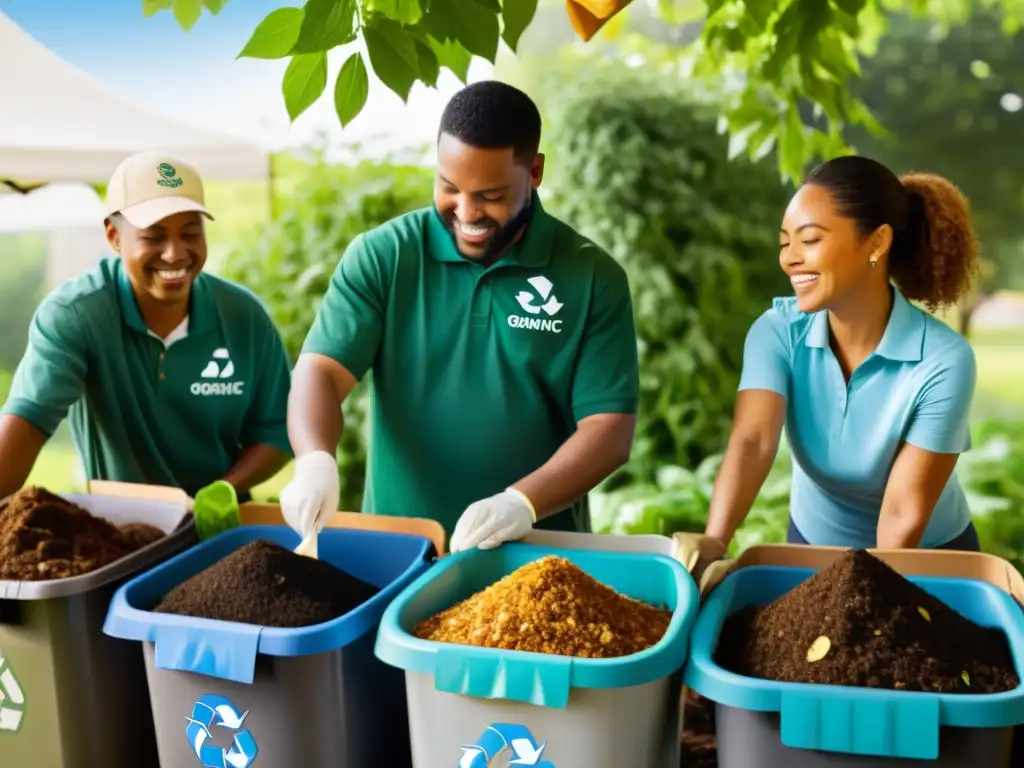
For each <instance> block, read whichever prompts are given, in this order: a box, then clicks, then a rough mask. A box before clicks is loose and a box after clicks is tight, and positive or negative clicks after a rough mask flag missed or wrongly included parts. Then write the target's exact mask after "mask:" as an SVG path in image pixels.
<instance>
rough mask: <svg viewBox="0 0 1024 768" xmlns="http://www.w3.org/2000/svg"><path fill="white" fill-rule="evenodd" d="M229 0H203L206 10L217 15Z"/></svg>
mask: <svg viewBox="0 0 1024 768" xmlns="http://www.w3.org/2000/svg"><path fill="white" fill-rule="evenodd" d="M227 2H228V0H203V5H205V6H206V10H208V11H209V12H210V13H212V14H213V15H214V16H216V15H217V14H218V13H220V12H221V11H222V10H224V6H225V5H226V4H227Z"/></svg>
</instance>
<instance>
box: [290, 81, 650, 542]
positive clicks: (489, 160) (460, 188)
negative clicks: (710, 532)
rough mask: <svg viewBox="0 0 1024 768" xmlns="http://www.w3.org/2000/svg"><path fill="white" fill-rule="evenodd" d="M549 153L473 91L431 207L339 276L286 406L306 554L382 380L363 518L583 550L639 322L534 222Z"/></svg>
mask: <svg viewBox="0 0 1024 768" xmlns="http://www.w3.org/2000/svg"><path fill="white" fill-rule="evenodd" d="M540 133H541V120H540V114H539V113H538V111H537V107H536V105H535V104H534V103H533V101H531V99H530V98H529V96H527V95H526V94H525V93H523V92H522V91H520V90H518V89H516V88H513V87H512V86H510V85H506V84H505V83H500V82H496V81H486V82H479V83H474V84H473V85H470V86H468V87H467V88H464V89H463V90H461V91H460V92H459V93H457V94H456V95H455V96H454V97H453V98H452V100H451V101H450V102H449V103H448V105H447V107H446V108H445V111H444V114H443V115H442V117H441V125H440V128H439V131H438V140H437V169H436V175H435V182H434V204H433V206H428V207H424V208H422V209H420V210H418V211H413V212H411V213H408V214H405V215H404V216H399V217H398V218H396V219H393V220H391V221H389V222H387V223H385V224H383V225H381V226H380V227H377V228H375V229H373V230H370V231H369V232H366V233H363V234H361V235H360V236H359V237H357V238H356V239H355V240H353V241H352V243H351V244H350V245H349V247H348V249H347V250H346V252H345V254H344V256H343V257H342V258H341V261H340V263H339V264H338V266H337V268H336V270H335V272H334V276H333V277H332V279H331V282H330V285H329V287H328V289H327V294H326V296H325V297H324V300H323V303H322V304H321V305H320V309H319V312H318V314H317V319H316V322H315V324H314V326H313V328H312V330H311V331H310V332H309V335H308V336H307V337H306V342H305V345H304V347H303V350H302V355H301V356H300V358H299V362H298V364H297V365H296V367H295V378H294V383H293V387H292V395H291V399H290V402H289V413H288V428H289V434H290V435H291V439H292V445H293V446H294V448H295V451H296V456H297V460H296V465H295V466H296V469H295V479H294V480H293V481H292V483H290V484H289V485H288V486H287V487H286V488H285V489H284V491H283V492H282V494H281V505H282V509H283V512H284V515H285V519H286V520H288V522H289V524H290V525H291V526H292V527H293V528H295V530H297V531H298V532H299V533H300V534H301V535H302V536H303V537H305V536H306V535H308V534H309V533H311V532H313V531H315V530H319V529H321V528H322V527H323V526H324V525H325V524H326V522H327V518H328V516H329V515H330V514H332V513H333V512H334V511H335V509H336V508H337V504H338V469H337V463H336V460H335V452H336V449H337V446H338V441H339V439H340V437H341V430H342V420H341V412H340V406H341V403H342V401H343V400H345V398H346V397H348V395H349V393H350V392H351V391H352V389H353V388H354V387H355V385H356V383H357V382H358V381H359V380H360V379H362V378H363V377H364V376H365V375H366V374H367V373H368V372H370V371H371V370H372V371H373V377H372V387H373V392H372V394H373V408H372V421H371V425H370V444H369V452H368V453H369V461H368V467H369V468H368V476H367V479H366V493H365V497H364V499H363V510H364V511H365V512H372V513H376V514H384V515H412V516H419V517H429V518H432V519H434V520H437V521H438V522H440V523H442V524H443V525H444V527H445V530H446V531H447V533H448V534H449V535H450V536H451V549H452V551H458V550H461V549H471V548H474V547H481V548H489V547H495V546H498V545H499V544H501V543H502V542H505V541H510V540H515V539H519V538H522V537H523V536H524V535H526V534H527V533H529V531H530V530H531V529H532V528H533V527H534V526H535V525H536V526H537V527H539V528H549V529H560V530H578V531H589V530H590V518H589V512H588V507H587V493H588V492H589V491H590V489H591V488H593V487H594V486H595V485H596V484H597V483H599V482H600V481H601V480H603V479H604V478H605V477H607V476H608V475H609V474H610V473H611V472H613V471H614V470H616V469H617V468H618V467H619V466H620V465H622V464H623V463H624V462H625V461H626V460H627V459H628V458H629V454H630V449H631V447H632V443H633V435H634V430H635V426H636V412H637V402H638V397H639V381H638V380H639V377H638V371H637V346H636V334H635V330H634V322H633V305H632V302H631V299H630V294H629V284H628V282H627V279H626V274H625V272H624V271H623V269H622V267H621V266H620V265H619V264H618V263H617V262H616V261H615V260H614V259H613V258H612V257H611V256H609V255H608V254H607V253H605V252H604V251H603V250H601V249H600V248H598V247H597V246H596V245H594V243H592V242H590V241H589V240H587V239H586V238H585V237H583V236H582V235H580V234H579V233H577V232H576V231H575V230H573V229H572V228H571V227H569V226H568V225H567V224H565V223H563V222H561V221H559V220H557V219H556V218H554V217H553V216H551V215H550V214H548V213H547V212H546V211H545V210H544V208H543V206H542V205H541V202H540V198H539V196H538V194H537V188H538V187H539V186H540V183H541V179H542V177H543V172H544V155H543V154H541V153H540V152H539V151H538V148H539V145H540Z"/></svg>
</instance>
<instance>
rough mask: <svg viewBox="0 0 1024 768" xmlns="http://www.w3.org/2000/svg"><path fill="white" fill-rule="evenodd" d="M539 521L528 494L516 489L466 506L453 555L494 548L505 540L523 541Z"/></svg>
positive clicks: (454, 540) (457, 525)
mask: <svg viewBox="0 0 1024 768" xmlns="http://www.w3.org/2000/svg"><path fill="white" fill-rule="evenodd" d="M536 522H537V513H536V512H535V511H534V509H533V504H532V503H531V502H530V500H529V499H528V498H526V495H525V494H523V493H521V492H520V491H517V490H516V489H515V488H506V489H505V490H504V491H502V492H501V493H499V494H496V495H494V496H491V497H490V498H487V499H483V500H481V501H475V502H473V503H472V504H470V505H469V506H468V507H466V511H465V512H463V513H462V517H460V518H459V522H458V523H457V524H456V525H455V533H453V534H452V541H451V544H450V546H449V548H450V550H451V551H452V552H460V551H462V550H464V549H472V548H473V547H479V548H480V549H493V548H494V547H496V546H498V545H499V544H501V543H503V542H506V541H515V540H516V539H521V538H523V537H524V536H525V535H526V534H528V533H529V532H530V531H531V529H532V528H533V524H534V523H536Z"/></svg>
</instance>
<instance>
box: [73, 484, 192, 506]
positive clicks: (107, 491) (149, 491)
mask: <svg viewBox="0 0 1024 768" xmlns="http://www.w3.org/2000/svg"><path fill="white" fill-rule="evenodd" d="M85 492H86V493H87V494H89V495H90V496H117V497H120V498H126V499H144V500H145V501H168V502H170V503H172V504H181V505H182V506H184V507H185V508H186V509H188V510H189V511H191V510H192V499H191V498H190V497H189V495H188V494H187V493H185V492H184V491H183V490H181V488H172V487H171V486H167V485H145V484H143V483H118V482H114V481H112V480H90V481H89V482H88V483H86V487H85Z"/></svg>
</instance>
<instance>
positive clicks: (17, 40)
mask: <svg viewBox="0 0 1024 768" xmlns="http://www.w3.org/2000/svg"><path fill="white" fill-rule="evenodd" d="M149 149H157V150H161V151H164V152H168V153H170V154H172V155H176V156H178V157H180V158H181V159H182V160H184V161H186V162H189V163H191V164H193V165H195V166H196V168H197V169H198V170H199V172H200V173H202V174H203V176H204V177H205V178H208V179H211V180H212V179H217V180H221V181H235V180H251V179H264V178H267V177H268V176H269V171H268V169H269V163H268V154H267V153H266V152H265V151H264V150H263V149H262V148H260V147H258V146H256V145H254V144H251V143H249V142H246V141H243V140H240V139H236V138H233V137H230V136H224V135H221V134H218V133H216V132H213V131H207V130H204V129H200V128H197V127H193V126H191V125H187V124H184V123H177V122H175V121H173V120H171V119H168V118H165V117H163V116H162V115H159V114H156V113H153V112H150V111H148V110H146V109H143V108H141V107H138V106H136V105H134V104H132V103H130V102H129V101H127V100H125V99H122V98H121V97H120V96H118V95H117V94H116V93H114V92H112V91H110V90H109V89H107V88H106V87H105V86H103V85H101V84H100V83H98V82H96V81H94V80H92V79H91V78H90V77H88V76H87V75H85V74H84V73H83V72H80V71H79V70H78V69H76V68H75V67H73V66H72V65H70V64H68V63H67V62H65V61H64V60H63V59H61V58H60V57H59V56H57V55H56V54H54V53H53V52H52V51H50V50H49V49H48V48H46V47H45V46H43V45H41V44H40V43H39V42H37V41H36V40H35V39H33V38H32V37H31V36H29V35H28V34H26V33H25V32H24V31H22V30H21V29H20V28H19V27H18V26H17V25H16V24H15V23H14V22H13V21H11V19H10V18H8V17H7V16H5V15H4V14H3V13H2V12H0V182H2V181H4V180H13V181H14V182H17V183H18V184H19V185H25V186H30V185H32V184H33V183H39V182H52V181H77V182H86V183H98V182H105V181H106V180H107V179H108V178H109V177H110V174H111V173H112V172H113V170H114V168H115V167H116V166H117V164H118V163H119V162H120V161H121V160H122V159H124V158H125V157H127V156H128V155H130V154H132V153H134V152H139V151H142V150H149ZM2 186H4V185H3V184H0V187H2Z"/></svg>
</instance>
